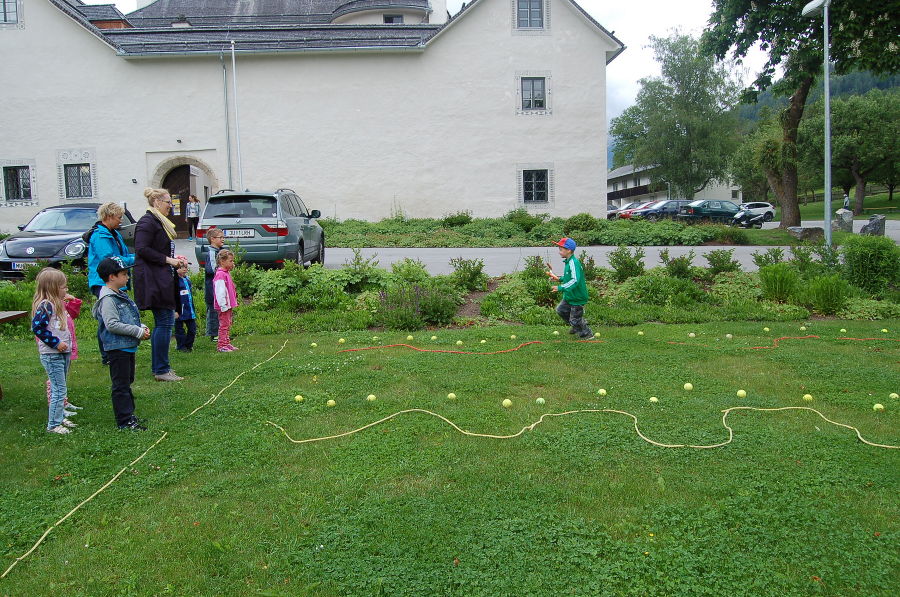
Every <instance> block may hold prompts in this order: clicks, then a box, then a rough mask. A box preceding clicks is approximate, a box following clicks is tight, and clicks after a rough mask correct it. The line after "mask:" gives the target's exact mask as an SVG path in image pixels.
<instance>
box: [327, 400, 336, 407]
mask: <svg viewBox="0 0 900 597" xmlns="http://www.w3.org/2000/svg"><path fill="white" fill-rule="evenodd" d="M335 404H337V402H335V401H334V400H329V401H328V402H326V403H325V406H334V405H335Z"/></svg>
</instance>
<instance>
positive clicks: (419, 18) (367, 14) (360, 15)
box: [332, 8, 447, 25]
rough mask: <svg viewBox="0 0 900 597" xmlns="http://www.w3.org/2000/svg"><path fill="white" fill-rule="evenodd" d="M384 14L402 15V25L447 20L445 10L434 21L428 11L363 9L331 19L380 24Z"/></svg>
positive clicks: (350, 23)
mask: <svg viewBox="0 0 900 597" xmlns="http://www.w3.org/2000/svg"><path fill="white" fill-rule="evenodd" d="M384 15H403V24H404V25H418V24H421V23H429V22H430V23H432V24H436V23H443V22H444V21H446V20H447V18H446V12H445V13H444V19H443V20H442V21H434V20H432V19H430V18H429V16H428V13H426V12H424V11H421V10H403V9H399V10H385V9H383V8H382V9H378V10H364V11H360V12H351V13H350V14H346V15H342V16H340V17H338V18H336V19H335V20H334V21H332V22H333V23H334V24H335V25H382V24H384Z"/></svg>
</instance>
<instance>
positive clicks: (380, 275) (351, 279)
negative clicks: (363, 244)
mask: <svg viewBox="0 0 900 597" xmlns="http://www.w3.org/2000/svg"><path fill="white" fill-rule="evenodd" d="M375 257H376V255H372V256H371V257H363V256H362V250H361V249H357V248H354V249H353V258H352V259H351V260H350V261H347V262H345V263H344V267H342V268H341V269H339V270H338V271H337V273H336V276H335V279H336V281H337V282H338V283H339V284H341V285H342V286H343V287H344V289H345V290H346V291H347V292H350V293H353V294H356V293H358V292H362V291H364V290H380V289H382V288H384V287H385V286H386V284H387V277H388V274H387V272H386V271H384V270H383V269H380V268H379V267H378V260H377V259H375Z"/></svg>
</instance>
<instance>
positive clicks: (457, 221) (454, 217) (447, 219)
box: [441, 211, 472, 228]
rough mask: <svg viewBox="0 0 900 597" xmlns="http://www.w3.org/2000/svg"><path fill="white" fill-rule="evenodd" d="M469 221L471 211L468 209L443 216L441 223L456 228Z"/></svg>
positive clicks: (470, 219)
mask: <svg viewBox="0 0 900 597" xmlns="http://www.w3.org/2000/svg"><path fill="white" fill-rule="evenodd" d="M471 223H472V212H470V211H458V212H456V213H455V214H450V215H447V216H444V219H442V220H441V224H443V225H444V226H445V227H446V228H457V227H459V226H465V225H466V224H471Z"/></svg>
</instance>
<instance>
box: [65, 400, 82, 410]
mask: <svg viewBox="0 0 900 597" xmlns="http://www.w3.org/2000/svg"><path fill="white" fill-rule="evenodd" d="M66 409H68V410H81V407H80V406H75V405H74V404H72V403H71V402H69V401H66Z"/></svg>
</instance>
